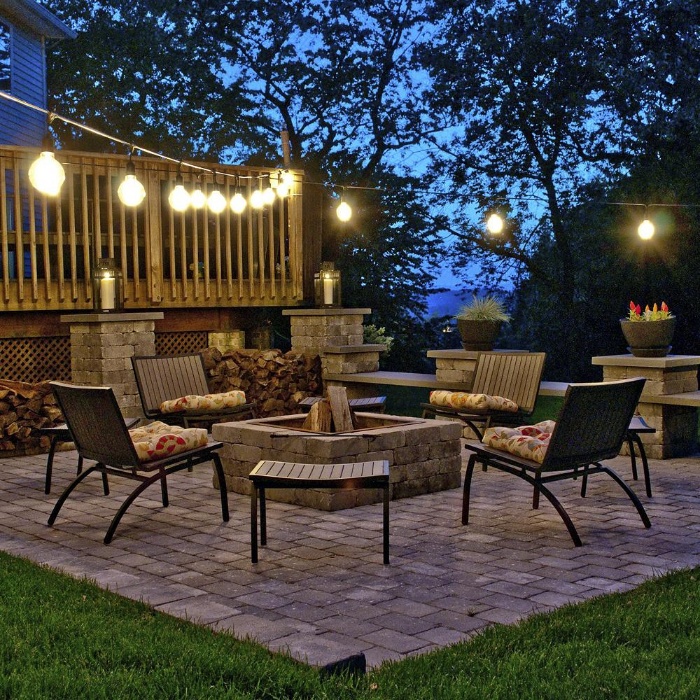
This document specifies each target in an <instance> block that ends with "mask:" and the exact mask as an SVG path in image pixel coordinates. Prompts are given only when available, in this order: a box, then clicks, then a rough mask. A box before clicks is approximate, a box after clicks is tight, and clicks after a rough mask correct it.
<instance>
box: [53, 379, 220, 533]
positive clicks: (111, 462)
mask: <svg viewBox="0 0 700 700" xmlns="http://www.w3.org/2000/svg"><path fill="white" fill-rule="evenodd" d="M51 387H52V388H53V391H54V393H55V395H56V399H57V401H58V404H59V406H60V408H61V411H62V412H63V416H64V418H65V420H66V424H67V425H68V428H69V430H70V434H71V435H72V437H73V440H74V442H75V446H76V448H77V450H78V454H79V456H80V457H81V458H82V459H83V460H88V459H89V460H94V461H95V464H94V465H92V466H90V467H88V468H87V469H84V470H83V471H82V472H81V473H80V474H79V475H78V476H77V477H76V478H75V479H74V480H73V481H72V482H71V483H70V484H69V485H68V487H67V488H66V489H65V491H64V492H63V493H62V494H61V496H60V498H59V499H58V501H57V502H56V505H55V506H54V508H53V510H52V511H51V516H50V517H49V525H53V524H54V522H55V521H56V517H57V516H58V513H59V511H60V510H61V508H62V506H63V504H64V503H65V501H66V499H67V498H68V496H70V494H71V493H72V492H73V490H74V489H75V488H76V487H77V486H78V485H79V484H80V483H81V482H82V481H83V480H84V479H85V478H86V477H88V476H89V475H90V474H92V473H93V472H99V473H100V474H101V475H102V485H103V489H104V493H105V496H107V495H109V483H108V481H107V475H108V474H109V475H112V476H120V477H125V478H127V479H133V480H135V481H138V482H140V483H139V485H138V486H137V487H136V488H135V489H134V490H133V491H132V492H131V493H130V494H129V495H128V496H127V497H126V499H125V500H124V502H123V503H122V505H121V506H120V508H119V510H118V511H117V513H116V515H115V516H114V517H113V518H112V522H111V524H110V526H109V529H108V530H107V534H106V535H105V538H104V543H105V544H109V543H110V542H111V541H112V538H113V536H114V532H115V530H116V529H117V526H118V525H119V522H120V520H121V519H122V517H123V515H124V514H125V513H126V511H127V509H128V508H129V506H130V505H131V504H132V503H133V502H134V500H136V498H137V497H138V496H139V495H140V494H141V493H142V492H143V491H145V490H146V489H147V488H148V487H149V486H150V485H151V484H154V483H156V482H157V481H159V482H160V486H161V498H162V502H163V506H164V507H167V506H168V484H167V477H168V476H169V475H170V474H174V473H175V472H178V471H181V470H183V469H191V468H192V467H193V466H195V465H197V464H202V463H204V462H213V463H214V468H215V469H216V474H217V477H218V480H219V492H220V497H221V514H222V517H223V520H224V522H227V521H228V519H229V512H228V494H227V491H226V481H225V479H224V472H223V467H222V465H221V459H220V458H219V455H218V454H217V452H216V451H217V450H218V449H219V448H221V447H222V446H223V443H221V442H211V441H210V440H209V439H208V436H207V432H206V430H205V429H203V428H191V429H183V428H181V427H176V428H174V427H173V426H167V425H165V424H163V423H159V424H154V426H147V427H146V428H135V429H134V430H139V431H141V432H142V433H145V435H146V436H147V437H146V438H143V442H139V444H138V445H136V444H135V442H134V440H133V439H132V434H130V433H129V430H128V429H127V426H126V423H125V422H124V418H123V417H122V414H121V411H120V410H119V405H118V404H117V399H116V397H115V396H114V391H113V390H112V388H111V387H104V386H97V387H94V386H78V385H74V384H66V383H64V382H51ZM157 426H163V427H164V428H166V429H167V428H170V430H169V431H168V430H162V431H160V432H159V431H157V430H156V427H157ZM149 433H150V435H149ZM149 438H153V439H149ZM192 444H194V445H195V446H191V445H192ZM137 447H138V450H137Z"/></svg>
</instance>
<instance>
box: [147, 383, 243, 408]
mask: <svg viewBox="0 0 700 700" xmlns="http://www.w3.org/2000/svg"><path fill="white" fill-rule="evenodd" d="M244 403H245V392H243V391H241V390H240V389H234V390H233V391H226V392H224V393H222V394H205V395H204V396H196V395H195V394H190V395H189V396H181V397H180V398H178V399H170V400H168V401H163V403H162V404H161V405H160V412H161V413H187V412H195V411H196V412H198V413H204V412H205V411H220V410H221V409H224V408H235V407H236V406H242V405H243V404H244Z"/></svg>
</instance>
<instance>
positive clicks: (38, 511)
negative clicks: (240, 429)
mask: <svg viewBox="0 0 700 700" xmlns="http://www.w3.org/2000/svg"><path fill="white" fill-rule="evenodd" d="M698 457H700V455H698V456H695V457H686V458H678V459H670V460H664V461H656V460H652V461H651V474H652V485H653V489H654V496H653V498H651V499H649V498H647V497H646V496H645V495H644V488H643V482H641V481H640V482H632V483H633V488H634V489H635V491H636V492H637V494H638V495H639V496H640V499H641V500H642V502H643V503H644V505H645V507H646V508H647V512H648V513H649V516H650V518H651V521H652V528H651V529H650V530H646V529H644V527H643V526H642V523H641V521H640V520H639V517H638V516H637V513H636V511H635V510H634V508H633V507H632V505H631V503H630V502H629V500H628V499H627V498H626V496H625V495H624V494H623V493H622V491H621V490H620V489H619V488H618V487H617V486H616V485H615V484H614V483H613V482H612V481H611V480H609V479H606V478H604V477H603V476H600V475H599V476H597V477H594V478H593V479H592V480H591V482H590V483H589V496H588V497H587V498H586V499H581V498H580V497H579V496H578V492H577V485H576V484H574V483H571V484H569V483H565V482H562V483H559V484H556V485H555V486H554V487H553V490H554V491H555V493H556V494H557V495H560V496H561V497H562V501H563V502H564V504H565V505H566V507H567V508H568V510H569V513H570V515H571V517H572V519H573V520H574V523H575V524H576V526H577V528H578V529H579V533H580V534H581V537H582V539H583V541H584V543H585V544H584V546H583V547H579V548H575V547H574V546H573V544H572V543H571V540H570V538H569V535H568V533H567V531H566V528H565V527H564V525H563V523H562V522H561V520H560V519H559V516H558V515H557V514H556V513H555V511H554V509H553V508H552V507H551V506H550V505H549V504H548V503H546V502H544V503H543V504H542V505H541V507H540V509H539V510H538V511H533V510H531V509H530V505H529V504H530V500H531V495H532V494H531V491H530V489H529V487H528V486H527V485H526V484H524V483H523V482H522V481H521V480H519V479H515V478H513V477H511V476H509V475H507V474H501V473H497V472H495V471H493V470H492V471H489V472H488V473H483V472H481V471H478V472H476V473H475V476H474V482H473V491H472V512H471V516H470V517H471V521H470V524H469V525H468V526H466V527H464V526H462V525H461V523H460V512H461V489H453V490H451V491H443V492H439V493H435V494H428V495H424V496H418V497H415V498H410V499H403V500H399V501H392V503H391V564H390V565H389V566H383V565H382V546H381V527H382V510H381V508H382V507H381V504H376V505H370V506H362V507H360V508H355V509H351V510H347V511H336V512H333V513H328V512H320V511H315V510H310V509H307V508H302V507H299V506H292V505H287V504H283V503H276V502H268V546H267V547H266V548H263V549H261V551H260V562H259V563H258V564H255V565H253V564H251V563H250V539H249V538H250V520H249V519H250V507H249V500H248V498H246V497H243V496H240V495H237V494H230V506H231V520H230V522H229V523H225V524H224V523H222V522H221V514H220V510H219V509H220V504H219V500H218V495H217V493H216V491H215V490H214V489H213V488H212V485H211V469H210V468H209V467H208V465H202V466H200V467H198V468H197V469H196V470H195V471H194V472H192V473H182V474H180V475H178V476H176V477H173V478H172V479H170V481H169V482H168V484H169V491H170V504H171V505H170V507H169V508H163V507H162V505H161V503H160V501H159V500H158V498H159V495H160V489H159V488H158V487H157V486H154V487H153V488H152V489H150V490H149V491H147V492H146V493H145V494H144V495H143V496H141V497H140V498H139V499H138V500H137V501H136V503H135V504H134V505H133V506H132V507H131V509H130V510H129V512H128V513H127V515H126V516H125V518H124V520H123V521H122V523H121V525H120V527H119V529H118V530H117V533H116V536H115V539H114V541H113V542H112V544H111V545H109V546H105V545H104V544H102V538H103V537H104V533H105V531H106V529H107V527H108V525H109V520H110V518H111V516H112V515H113V514H114V512H115V510H116V508H117V507H118V504H119V503H120V500H119V498H120V496H121V497H122V498H123V496H124V495H125V494H126V492H127V491H128V489H129V486H130V484H129V483H128V482H126V480H117V479H111V482H110V487H111V489H112V495H111V496H108V497H105V496H103V495H102V492H101V482H100V479H99V478H97V477H95V478H94V479H88V483H85V484H83V485H81V486H80V487H79V488H78V491H77V493H75V494H73V495H72V496H71V498H69V500H68V501H67V502H66V504H65V505H64V507H63V510H62V511H61V513H60V515H59V518H58V520H57V522H56V525H55V526H54V527H53V528H49V527H48V526H47V525H46V522H47V519H48V516H49V513H50V511H51V508H52V507H53V505H54V503H55V501H56V499H57V498H58V495H59V494H60V492H61V490H62V489H63V487H64V486H65V485H66V484H67V483H68V481H69V479H70V478H71V477H72V476H73V474H74V472H75V464H76V461H77V455H76V453H75V452H73V451H69V452H59V453H58V454H57V455H56V459H55V462H54V487H53V492H52V494H51V495H48V496H47V495H45V494H44V491H43V485H44V474H45V465H46V455H37V456H32V457H21V458H9V459H3V460H0V465H2V471H3V479H2V481H1V482H0V549H2V550H4V551H6V552H9V553H12V554H16V555H19V556H23V557H26V558H28V559H30V560H32V561H34V562H37V563H41V564H46V565H48V566H50V567H52V568H55V569H58V570H61V571H64V572H66V573H68V574H71V575H72V576H76V577H87V578H89V579H92V580H94V581H95V582H96V583H97V584H98V585H100V586H103V587H105V588H109V589H110V590H112V591H116V592H117V593H119V594H120V595H123V596H127V597H129V598H133V599H136V600H143V601H144V602H146V603H149V604H150V605H152V606H154V607H155V608H156V609H158V610H160V611H162V612H165V613H169V614H171V615H176V616H178V617H183V618H184V617H186V618H188V619H189V620H192V621H195V622H198V623H201V624H204V625H209V626H211V627H213V628H215V629H218V630H227V631H230V632H231V633H232V634H234V635H235V636H237V637H241V638H244V637H249V638H252V639H254V640H256V641H258V642H260V643H261V644H264V645H266V646H267V647H269V648H270V649H273V650H280V651H287V652H289V653H290V654H291V655H292V656H294V657H295V658H298V659H300V660H303V661H307V662H309V663H311V664H314V665H323V664H327V663H330V662H333V661H337V660H339V659H342V658H345V657H348V656H350V655H352V654H357V653H359V652H363V653H364V654H365V656H366V659H367V663H368V665H369V666H377V665H379V664H381V663H382V662H384V661H387V660H391V659H400V658H402V657H404V656H406V655H412V654H421V653H424V652H427V651H430V650H431V649H435V648H437V647H441V646H446V645H449V644H452V643H454V642H457V641H459V640H463V639H465V638H468V637H469V636H470V635H472V634H474V633H475V632H477V631H478V630H480V629H482V628H484V627H485V626H486V625H489V624H492V623H506V624H507V623H513V622H517V621H518V620H520V619H522V618H523V617H525V616H527V615H530V614H531V613H534V612H540V611H546V610H551V609H553V608H555V607H558V606H561V605H564V604H566V603H572V602H578V601H582V600H585V599H587V598H591V597H593V596H597V595H600V594H603V593H607V592H611V591H622V590H627V589H629V588H632V587H634V586H636V585H637V584H639V583H641V582H642V581H644V580H645V579H647V578H649V577H651V576H655V575H658V574H662V573H664V572H667V571H670V570H672V569H678V568H682V567H687V566H696V565H698V564H700V459H699V458H698ZM465 461H466V455H465ZM612 464H613V466H615V468H616V469H617V470H618V471H619V472H620V473H621V474H622V475H623V476H624V477H625V478H628V477H629V476H630V475H629V459H628V458H618V459H616V460H613V462H612Z"/></svg>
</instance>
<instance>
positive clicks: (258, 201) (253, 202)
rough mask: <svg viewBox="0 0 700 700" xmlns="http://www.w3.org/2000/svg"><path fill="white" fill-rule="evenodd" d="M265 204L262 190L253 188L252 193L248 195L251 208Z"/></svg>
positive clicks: (261, 206) (257, 207) (259, 207)
mask: <svg viewBox="0 0 700 700" xmlns="http://www.w3.org/2000/svg"><path fill="white" fill-rule="evenodd" d="M264 204H265V197H264V195H263V192H262V190H253V194H251V195H250V206H251V207H253V209H262V208H263V205H264Z"/></svg>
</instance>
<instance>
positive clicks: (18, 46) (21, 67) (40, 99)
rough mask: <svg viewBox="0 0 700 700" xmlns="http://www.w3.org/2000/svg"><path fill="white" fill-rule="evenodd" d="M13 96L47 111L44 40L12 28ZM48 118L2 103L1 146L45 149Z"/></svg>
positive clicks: (23, 108)
mask: <svg viewBox="0 0 700 700" xmlns="http://www.w3.org/2000/svg"><path fill="white" fill-rule="evenodd" d="M10 65H11V72H12V94H13V95H15V96H16V97H19V98H21V99H23V100H26V101H27V102H30V103H31V104H34V105H37V106H38V107H43V108H46V87H45V86H46V67H45V61H44V47H43V39H42V38H41V37H37V36H36V35H32V34H30V33H29V32H27V31H25V30H23V29H21V28H19V27H13V28H12V50H11V55H10ZM45 131H46V117H45V116H44V115H43V114H41V113H40V112H36V111H35V110H32V109H28V108H26V107H22V106H21V105H18V104H15V103H13V102H8V101H7V100H0V143H5V144H12V145H15V146H41V141H42V138H43V136H44V133H45Z"/></svg>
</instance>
